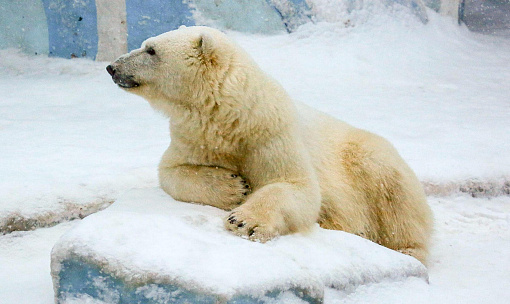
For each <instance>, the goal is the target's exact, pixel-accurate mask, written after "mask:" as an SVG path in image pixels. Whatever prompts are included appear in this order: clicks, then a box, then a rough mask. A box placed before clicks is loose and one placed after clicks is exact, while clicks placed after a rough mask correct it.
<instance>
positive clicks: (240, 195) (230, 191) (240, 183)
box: [213, 173, 251, 209]
mask: <svg viewBox="0 0 510 304" xmlns="http://www.w3.org/2000/svg"><path fill="white" fill-rule="evenodd" d="M225 181H226V182H224V185H225V186H226V188H223V189H222V186H223V185H218V186H217V187H218V188H217V189H216V190H219V191H220V193H223V195H225V197H224V198H223V200H224V201H225V202H226V203H227V204H229V205H233V207H236V205H240V204H242V203H243V202H244V201H245V200H246V197H247V196H248V194H250V193H251V187H250V185H249V184H248V183H247V182H246V180H244V179H243V178H242V177H241V176H239V175H237V174H235V173H231V174H227V176H226V178H225ZM213 187H214V186H213ZM230 209H232V208H230Z"/></svg>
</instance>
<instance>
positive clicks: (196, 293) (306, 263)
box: [51, 188, 428, 303]
mask: <svg viewBox="0 0 510 304" xmlns="http://www.w3.org/2000/svg"><path fill="white" fill-rule="evenodd" d="M225 215H226V212H224V211H222V210H219V209H216V208H213V207H209V206H200V205H194V204H189V203H183V202H178V201H175V200H173V199H172V198H170V197H169V196H168V195H167V194H165V193H164V192H163V191H162V190H160V189H158V188H148V189H138V190H132V191H130V192H129V193H127V194H126V195H125V196H124V197H122V198H120V199H119V200H118V201H116V202H115V203H114V204H113V205H112V207H110V208H108V209H106V210H104V211H101V212H99V213H96V214H93V215H91V216H89V217H87V218H86V219H84V220H83V221H82V222H81V223H80V224H79V225H77V226H76V227H75V228H73V229H72V230H71V231H69V232H68V233H67V234H65V235H64V236H63V237H62V238H61V239H60V240H59V241H58V242H57V243H56V245H55V246H54V248H53V251H52V262H51V271H52V277H53V284H54V291H55V297H56V301H57V302H58V303H61V302H66V301H72V300H73V299H90V298H92V299H95V300H99V301H105V302H107V303H168V302H169V301H170V302H177V303H182V302H186V301H187V302H188V303H197V302H200V303H216V302H217V301H220V302H228V303H259V302H260V301H263V302H264V301H268V300H276V301H284V300H286V299H287V300H288V299H294V300H299V299H301V300H302V301H305V302H309V303H321V302H322V301H323V295H324V288H325V287H333V288H335V289H340V290H349V289H352V288H355V287H357V286H359V285H363V284H369V283H374V282H381V281H399V280H403V279H404V278H407V277H418V278H422V279H423V280H428V275H427V270H426V268H425V267H424V266H423V265H422V264H421V263H420V262H418V261H417V260H415V259H414V258H412V257H409V256H406V255H403V254H400V253H398V252H395V251H392V250H389V249H387V248H384V247H382V246H379V245H377V244H375V243H372V242H370V241H367V240H365V239H362V238H360V237H357V236H354V235H351V234H348V233H345V232H341V231H329V230H324V229H321V228H319V227H318V226H317V227H314V229H312V231H310V232H309V233H307V234H306V235H305V234H296V235H289V236H284V237H280V238H278V239H276V240H274V241H271V242H269V243H266V244H260V243H254V242H251V241H248V240H245V239H242V238H239V237H236V236H234V235H231V234H230V233H229V232H227V231H226V230H225V229H224V228H223V223H222V219H223V218H224V217H225Z"/></svg>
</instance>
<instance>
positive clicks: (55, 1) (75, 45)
mask: <svg viewBox="0 0 510 304" xmlns="http://www.w3.org/2000/svg"><path fill="white" fill-rule="evenodd" d="M42 2H43V4H44V10H45V12H46V17H47V21H48V31H49V55H50V56H58V57H64V58H71V57H87V58H91V59H94V58H95V57H96V54H97V42H98V37H97V16H96V3H95V1H94V0H42Z"/></svg>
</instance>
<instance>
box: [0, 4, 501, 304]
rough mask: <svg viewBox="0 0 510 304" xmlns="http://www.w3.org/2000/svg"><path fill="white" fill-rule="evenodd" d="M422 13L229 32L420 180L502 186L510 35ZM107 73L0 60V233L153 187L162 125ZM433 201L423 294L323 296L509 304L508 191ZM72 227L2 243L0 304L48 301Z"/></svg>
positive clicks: (412, 282)
mask: <svg viewBox="0 0 510 304" xmlns="http://www.w3.org/2000/svg"><path fill="white" fill-rule="evenodd" d="M324 2H326V1H324ZM323 13H324V14H327V10H323ZM428 15H429V19H430V20H429V22H428V24H426V25H423V24H421V22H419V21H417V20H415V19H413V18H411V19H406V18H386V17H384V16H382V17H381V18H375V17H374V18H368V19H367V20H365V22H364V23H359V22H356V21H358V20H360V19H363V18H361V17H366V16H361V17H359V18H358V19H353V20H350V19H348V18H347V17H348V16H347V17H345V18H344V17H342V18H338V19H332V20H327V21H331V22H318V23H317V24H309V25H305V26H302V27H301V28H299V29H298V30H297V31H296V32H295V33H293V34H290V35H287V34H285V35H283V34H282V35H276V36H261V35H247V34H240V33H229V34H230V35H231V36H232V37H233V38H234V39H236V40H237V41H238V42H239V43H240V44H241V45H242V46H243V47H244V48H245V49H246V50H247V51H248V52H249V53H250V54H252V56H253V57H254V59H255V60H256V61H257V62H258V63H259V64H260V66H261V67H262V69H264V70H265V71H267V72H268V74H270V75H271V76H273V77H274V78H276V79H277V80H278V81H280V82H281V83H282V84H283V86H284V87H285V88H286V89H287V90H288V92H289V93H290V95H291V96H292V97H293V98H295V99H298V100H301V101H303V102H305V103H307V104H309V105H311V106H313V107H315V108H318V109H320V110H322V111H325V112H327V113H330V114H331V115H333V116H335V117H337V118H339V119H342V120H344V121H346V122H348V123H351V124H353V125H355V126H357V127H361V128H364V129H367V130H370V131H373V132H375V133H377V134H380V135H382V136H384V137H386V138H387V139H389V140H390V141H391V142H392V143H393V144H394V145H395V146H396V148H397V149H398V150H399V151H400V153H401V154H402V156H403V157H404V159H406V160H407V161H408V162H409V164H410V165H411V167H412V168H413V169H414V170H415V171H416V173H417V175H418V177H419V178H420V180H422V181H431V182H435V183H451V182H454V183H455V182H462V181H464V180H468V179H478V180H480V181H489V180H499V179H503V180H505V179H506V180H508V177H509V176H510V153H508V151H510V149H509V148H510V141H509V140H508V135H509V134H510V124H509V123H508V122H509V121H510V82H508V79H510V40H508V39H504V38H501V37H490V36H481V35H479V34H474V33H470V32H469V31H468V30H467V29H466V28H465V27H462V26H461V27H459V26H458V25H457V24H456V22H455V21H454V20H449V19H448V18H442V17H439V16H438V15H436V14H434V13H433V12H431V11H429V12H428ZM326 19H327V18H325V19H324V20H326ZM106 64H107V63H101V62H91V61H84V60H62V59H48V58H45V57H41V56H37V57H27V56H25V55H21V54H19V53H17V52H16V51H14V50H2V51H0V226H2V225H4V224H5V223H6V222H7V220H8V219H9V218H13V217H15V216H19V217H27V218H30V217H42V218H45V217H51V216H52V214H61V217H64V218H65V217H66V216H67V215H66V213H68V212H69V210H70V209H73V208H79V206H90V205H93V206H96V205H97V206H102V205H103V204H105V203H106V204H108V203H109V202H111V201H114V200H115V199H117V198H118V197H120V196H121V195H122V194H123V193H125V192H126V191H128V190H130V189H132V188H137V187H156V186H157V171H156V170H157V163H158V161H159V158H160V156H161V154H162V153H163V151H164V150H165V149H166V146H167V145H168V143H169V136H168V122H167V121H166V118H164V117H162V116H161V115H159V114H157V113H154V111H153V110H152V109H151V108H150V107H149V106H148V105H147V103H146V102H145V101H144V100H143V99H141V98H139V97H136V96H133V95H129V94H127V93H125V92H123V91H122V90H120V89H118V88H117V87H116V86H115V85H114V84H113V83H112V82H111V79H109V77H108V75H107V73H106V72H105V71H104V67H105V66H106ZM429 202H430V204H431V206H432V208H433V211H434V214H435V219H436V223H435V227H436V234H435V236H434V239H433V247H432V256H431V264H430V266H429V270H430V285H427V284H425V283H423V282H422V281H421V280H419V279H409V280H406V281H403V282H400V283H394V282H387V283H381V284H372V285H366V286H363V287H360V288H358V289H356V290H352V291H351V292H338V291H335V290H327V291H326V303H360V302H363V303H399V302H400V303H452V302H459V303H506V302H507V301H508V299H509V298H510V291H509V289H508V286H509V285H510V274H509V273H510V272H509V271H508V270H509V269H510V264H509V263H510V260H509V259H508V257H509V256H510V232H509V229H510V228H509V227H510V207H509V206H510V201H509V198H508V197H495V198H484V199H474V198H470V197H468V196H463V195H461V194H458V196H456V197H448V198H437V197H430V199H429ZM57 217H58V216H57ZM41 221H42V222H43V220H41ZM70 225H73V224H63V225H59V226H56V227H54V228H48V229H38V230H36V231H33V232H14V233H11V234H8V235H4V236H0V299H2V302H5V303H52V302H53V291H52V289H51V281H50V280H51V279H50V275H49V254H50V248H51V247H52V245H53V244H54V242H55V241H56V240H57V239H58V237H59V236H60V234H62V233H63V232H64V231H65V230H67V229H68V227H69V226H70Z"/></svg>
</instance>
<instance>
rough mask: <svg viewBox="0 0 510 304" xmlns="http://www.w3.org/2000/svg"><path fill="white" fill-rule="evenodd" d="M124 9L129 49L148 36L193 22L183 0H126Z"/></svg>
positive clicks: (137, 45) (136, 46)
mask: <svg viewBox="0 0 510 304" xmlns="http://www.w3.org/2000/svg"><path fill="white" fill-rule="evenodd" d="M126 11H127V26H128V29H127V31H128V50H129V51H131V50H133V49H137V48H139V47H140V45H141V44H142V42H143V41H144V40H145V39H147V38H149V37H152V36H156V35H159V34H162V33H164V32H168V31H171V30H175V29H177V28H179V26H181V25H186V26H191V25H194V24H195V21H194V20H193V17H192V14H191V11H190V8H189V6H188V5H187V4H184V3H183V0H155V1H150V2H149V1H147V0H126Z"/></svg>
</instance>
